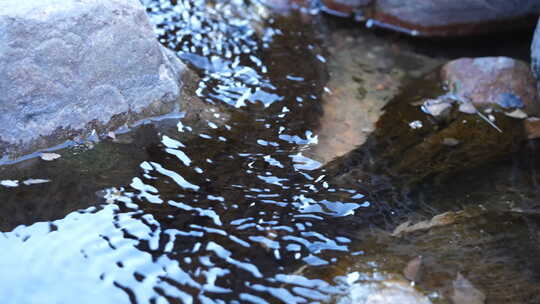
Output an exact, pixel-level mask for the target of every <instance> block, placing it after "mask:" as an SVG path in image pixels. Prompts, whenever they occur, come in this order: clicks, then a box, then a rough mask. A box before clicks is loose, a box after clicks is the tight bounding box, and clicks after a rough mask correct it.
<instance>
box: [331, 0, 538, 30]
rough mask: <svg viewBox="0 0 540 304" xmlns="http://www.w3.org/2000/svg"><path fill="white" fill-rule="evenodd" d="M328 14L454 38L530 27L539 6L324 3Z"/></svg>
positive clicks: (435, 0) (502, 0)
mask: <svg viewBox="0 0 540 304" xmlns="http://www.w3.org/2000/svg"><path fill="white" fill-rule="evenodd" d="M323 3H324V4H325V6H326V7H327V8H329V11H330V12H338V13H339V14H341V15H345V16H350V15H351V14H353V13H354V14H356V16H357V17H359V18H360V19H363V20H366V19H367V20H368V24H370V25H376V26H379V27H383V28H387V29H391V30H395V31H399V32H404V33H407V34H410V35H413V36H416V35H421V36H456V35H466V34H478V33H485V32H495V31H501V30H503V31H508V30H511V29H515V28H519V27H523V26H530V25H531V21H532V20H533V18H534V17H535V16H538V14H539V13H540V4H539V3H538V2H537V1H535V0H527V1H515V0H514V1H506V0H496V1H483V0H474V1H448V0H429V1H424V0H417V1H407V3H406V4H405V3H403V2H402V1H399V0H374V1H361V0H356V1H355V0H351V1H332V0H326V1H323Z"/></svg>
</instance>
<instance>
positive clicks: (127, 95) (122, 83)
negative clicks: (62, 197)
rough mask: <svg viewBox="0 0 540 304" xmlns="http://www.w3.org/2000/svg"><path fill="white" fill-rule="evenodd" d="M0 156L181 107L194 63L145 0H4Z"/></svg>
mask: <svg viewBox="0 0 540 304" xmlns="http://www.w3.org/2000/svg"><path fill="white" fill-rule="evenodd" d="M0 28H2V31H1V32H0V91H1V92H2V94H1V95H0V158H2V157H3V158H6V157H8V156H10V157H12V156H14V155H16V156H18V155H21V154H25V153H29V152H33V151H36V150H38V149H41V148H46V147H51V146H54V145H57V144H60V143H62V142H64V141H66V140H71V139H73V138H74V137H76V136H78V137H80V138H84V137H85V136H88V135H89V134H90V133H91V132H93V130H97V131H98V132H103V131H106V130H109V129H111V128H115V127H118V126H120V125H123V124H124V123H126V122H130V121H133V120H137V119H141V118H145V117H149V116H155V115H160V114H165V113H167V112H170V111H172V110H174V109H177V108H178V102H179V101H180V100H181V99H183V98H182V79H189V76H188V72H189V70H188V69H187V68H186V67H185V65H184V64H183V63H182V62H181V61H180V60H179V59H178V58H177V57H176V56H175V55H174V53H172V52H171V51H168V50H166V49H165V48H163V47H162V46H161V45H160V44H159V43H158V42H157V40H156V38H155V36H154V33H153V27H152V25H151V24H150V23H149V21H148V18H147V15H146V13H145V9H144V8H143V6H142V5H141V4H140V2H139V1H138V0H43V1H18V0H5V1H1V2H0Z"/></svg>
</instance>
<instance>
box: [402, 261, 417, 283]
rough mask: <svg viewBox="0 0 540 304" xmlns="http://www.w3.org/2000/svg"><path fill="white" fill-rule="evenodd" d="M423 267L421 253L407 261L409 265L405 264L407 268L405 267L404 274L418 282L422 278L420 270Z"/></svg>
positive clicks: (410, 279)
mask: <svg viewBox="0 0 540 304" xmlns="http://www.w3.org/2000/svg"><path fill="white" fill-rule="evenodd" d="M421 267H422V256H421V255H419V256H417V257H416V258H414V259H412V260H411V261H409V263H407V266H405V269H403V275H405V277H406V278H407V279H408V280H409V281H413V282H418V280H419V279H420V270H421Z"/></svg>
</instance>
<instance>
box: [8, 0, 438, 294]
mask: <svg viewBox="0 0 540 304" xmlns="http://www.w3.org/2000/svg"><path fill="white" fill-rule="evenodd" d="M143 3H144V4H145V5H146V6H147V8H148V14H149V15H150V17H151V20H152V21H153V22H154V23H155V25H156V33H157V35H158V37H159V39H160V41H161V42H162V43H163V44H164V45H166V46H167V47H169V48H171V49H173V50H175V51H177V53H178V55H179V56H180V58H182V59H184V61H186V62H188V63H190V64H191V65H192V67H193V68H194V69H195V70H196V71H197V73H198V74H199V75H200V80H199V83H198V86H197V89H196V93H197V96H198V97H199V98H201V99H202V100H204V101H205V102H207V103H208V104H209V108H208V109H209V112H208V113H209V114H208V113H207V115H201V116H200V118H199V119H198V120H194V119H191V120H189V119H187V118H181V117H180V116H178V117H172V118H171V117H168V118H165V119H163V120H160V121H154V122H151V123H144V124H142V125H140V126H138V127H136V128H134V129H133V130H131V131H129V132H128V133H125V134H118V135H117V139H116V140H114V141H113V140H103V141H101V142H98V143H89V144H87V145H82V146H77V147H71V148H69V149H67V150H65V151H61V154H62V158H60V159H58V160H56V161H54V162H43V161H41V160H39V159H32V160H27V161H25V162H22V163H19V164H15V165H11V166H4V167H3V168H1V170H2V171H1V172H2V174H3V175H2V176H3V177H2V179H4V180H7V179H9V180H18V181H19V184H20V185H19V186H18V187H3V188H2V189H1V193H0V200H1V206H0V210H1V212H2V216H1V218H0V228H1V231H2V232H3V233H2V234H1V235H0V248H1V249H2V250H1V252H0V266H1V269H2V270H1V275H0V295H2V303H129V302H131V303H167V302H170V303H240V302H242V303H273V302H284V303H310V302H327V301H333V300H335V299H336V297H339V295H345V294H348V293H349V292H350V287H351V284H352V283H354V282H355V281H356V280H358V279H359V278H364V279H366V278H367V277H370V276H376V274H373V273H374V272H364V273H361V272H358V271H353V270H351V269H350V267H349V266H343V265H344V264H347V263H346V261H349V260H350V259H353V258H354V257H360V256H365V255H366V252H365V249H366V245H365V243H363V239H362V237H361V233H359V232H360V231H362V230H366V229H368V228H373V227H377V228H385V227H387V225H388V224H389V223H394V220H395V219H397V218H399V217H400V216H401V215H402V214H404V213H406V212H411V209H410V208H411V206H410V204H411V202H410V200H409V199H407V198H405V197H404V196H399V195H395V196H392V198H393V199H394V200H391V199H387V198H383V197H379V196H377V194H378V193H381V192H380V191H378V190H377V189H372V187H371V186H370V185H371V184H369V183H367V182H366V183H362V182H360V181H358V180H352V181H351V180H349V181H343V180H340V181H339V182H338V181H337V180H332V178H331V177H330V176H329V175H328V173H327V171H326V170H325V167H324V163H323V161H322V160H319V161H318V160H317V159H316V157H311V156H310V155H311V154H310V151H311V152H312V151H314V147H317V145H320V143H319V138H318V136H317V130H319V128H320V118H321V116H322V112H323V102H322V101H321V100H322V99H321V98H322V97H321V96H322V95H323V94H324V93H325V91H328V89H327V88H326V87H325V85H326V83H327V80H328V71H327V66H326V61H327V57H326V54H325V48H324V47H323V44H322V41H321V37H320V33H318V32H317V31H315V30H314V27H313V26H312V24H313V23H316V22H317V18H319V16H317V15H316V14H317V10H316V7H308V8H303V9H302V10H301V12H299V11H287V7H278V8H279V10H280V13H279V14H276V13H272V12H271V10H269V9H268V8H267V7H266V6H265V5H263V4H262V3H258V2H250V3H248V2H246V1H227V2H220V1H216V2H212V1H204V0H194V1H193V0H192V1H187V0H178V1H177V0H170V1H167V0H165V1H157V0H156V1H150V0H146V1H143ZM274 4H275V3H274ZM274 9H276V6H274ZM336 136H338V134H336ZM315 150H316V149H315ZM36 179H47V180H49V181H48V182H46V183H39V184H38V183H37V182H36ZM32 180H33V181H34V182H36V183H33V182H32ZM23 181H27V184H24V183H23ZM396 193H399V190H398V191H396ZM413 209H414V208H413ZM350 264H354V263H349V264H347V265H350ZM365 265H371V266H370V267H371V268H372V269H371V270H374V269H376V268H377V267H376V266H374V265H373V264H370V263H366V264H365ZM365 265H364V266H362V267H363V268H362V267H361V268H362V269H365V267H367V266H365ZM348 267H349V268H348ZM431 296H432V298H433V299H434V300H436V299H437V298H438V297H439V295H438V294H436V293H434V294H432V295H431ZM6 300H7V302H6Z"/></svg>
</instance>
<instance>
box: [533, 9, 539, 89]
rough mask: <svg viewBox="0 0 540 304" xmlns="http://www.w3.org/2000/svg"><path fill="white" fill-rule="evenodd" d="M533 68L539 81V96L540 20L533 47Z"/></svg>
mask: <svg viewBox="0 0 540 304" xmlns="http://www.w3.org/2000/svg"><path fill="white" fill-rule="evenodd" d="M531 66H532V72H533V74H534V77H536V80H537V88H538V94H540V19H539V20H538V25H537V26H536V31H535V32H534V39H533V42H532V45H531Z"/></svg>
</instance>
